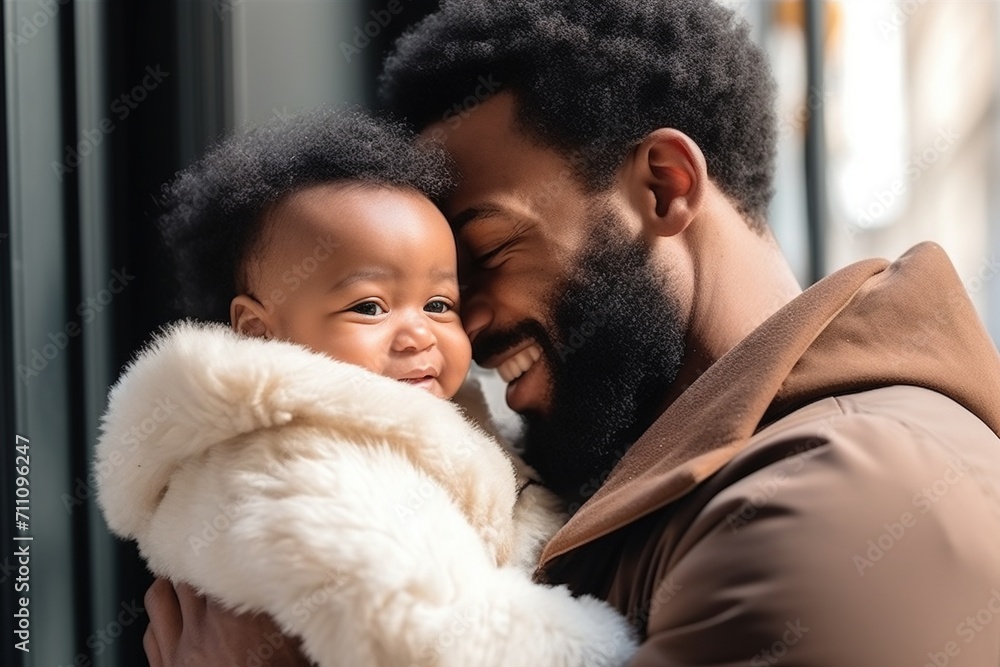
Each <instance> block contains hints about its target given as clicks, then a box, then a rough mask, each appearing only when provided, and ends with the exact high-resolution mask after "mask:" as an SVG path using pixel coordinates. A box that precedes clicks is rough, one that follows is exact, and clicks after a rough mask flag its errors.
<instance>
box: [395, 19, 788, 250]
mask: <svg viewBox="0 0 1000 667" xmlns="http://www.w3.org/2000/svg"><path fill="white" fill-rule="evenodd" d="M490 76H492V77H493V78H494V79H495V80H498V82H499V84H500V86H501V88H502V89H509V90H511V91H513V92H514V94H515V96H516V100H517V113H518V122H519V124H520V126H521V127H522V129H523V130H524V131H525V133H526V134H527V135H529V136H531V137H533V138H535V139H537V140H539V141H541V143H542V144H543V145H545V146H549V147H551V148H554V149H556V150H559V151H560V152H562V153H563V154H564V155H566V156H569V157H571V158H573V161H572V163H573V164H574V166H575V167H576V169H577V171H578V173H579V175H580V177H581V179H582V181H583V184H584V185H585V186H586V187H587V188H588V189H589V190H591V191H599V190H601V189H603V188H605V187H607V186H609V185H610V184H611V182H612V179H613V176H614V173H615V171H616V170H617V169H618V168H619V167H620V166H621V165H622V163H623V161H624V159H625V157H626V155H627V153H628V151H629V150H630V149H631V148H632V147H634V146H635V145H636V144H638V143H639V142H640V141H641V140H642V138H643V137H645V136H646V135H647V134H649V133H650V132H652V131H653V130H655V129H657V128H661V127H672V128H676V129H678V130H680V131H682V132H684V133H685V134H687V135H688V136H690V137H691V138H692V139H693V140H694V141H695V143H697V144H698V146H699V147H700V148H701V150H702V151H703V152H704V154H705V158H706V160H707V162H708V173H709V176H710V177H712V179H713V180H714V181H715V183H716V184H717V185H718V186H719V187H720V189H721V190H722V191H723V192H724V193H726V194H727V195H728V196H729V197H730V198H731V199H733V200H734V202H735V203H736V205H737V207H738V208H739V210H740V212H741V213H742V214H743V215H744V217H745V218H746V219H747V221H748V224H750V226H751V227H752V228H754V229H756V230H758V231H762V230H763V229H764V227H765V225H766V218H767V215H766V213H767V206H768V203H769V202H770V199H771V197H772V195H773V184H772V181H773V177H774V162H775V155H776V140H777V122H776V116H775V110H774V101H775V90H776V89H775V85H774V81H773V79H772V77H771V74H770V68H769V66H768V62H767V58H766V56H765V54H764V53H763V51H762V50H761V49H760V48H759V47H758V46H757V45H755V44H754V43H753V41H752V40H751V37H750V33H749V28H748V26H747V24H746V22H745V21H743V20H742V19H740V18H739V17H738V16H737V15H736V14H735V13H734V12H733V11H731V10H730V9H727V8H725V7H723V6H721V5H719V4H718V3H716V2H714V1H712V0H444V1H443V2H442V6H441V9H440V10H439V11H438V12H436V13H434V14H432V15H430V16H428V17H427V18H425V19H424V20H423V21H422V22H420V23H419V24H417V25H416V26H415V27H414V28H413V29H411V30H410V31H409V32H408V33H406V34H405V35H404V36H403V37H402V38H400V40H399V41H398V42H397V43H396V46H395V51H394V52H393V53H392V54H390V56H389V57H388V58H387V60H386V63H385V69H384V72H383V74H382V77H381V86H380V94H381V97H382V100H383V101H384V102H385V103H386V104H387V105H388V106H389V107H390V108H392V109H393V110H394V111H395V112H396V113H398V114H400V115H402V116H404V117H406V118H407V119H408V120H409V121H410V122H412V123H414V124H415V125H416V126H417V127H421V128H422V127H425V126H427V125H429V124H431V123H434V122H436V121H440V120H443V119H446V118H447V117H448V116H446V115H445V114H446V113H447V111H448V110H452V109H454V108H456V105H458V108H462V105H464V104H465V103H466V102H465V101H466V99H467V98H468V96H469V95H470V94H472V93H473V91H475V90H476V89H477V86H479V89H480V91H482V90H483V87H482V86H480V85H479V84H480V77H490Z"/></svg>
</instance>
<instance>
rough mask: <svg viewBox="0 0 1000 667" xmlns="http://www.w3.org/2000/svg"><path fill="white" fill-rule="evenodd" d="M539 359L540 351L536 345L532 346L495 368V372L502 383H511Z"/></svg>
mask: <svg viewBox="0 0 1000 667" xmlns="http://www.w3.org/2000/svg"><path fill="white" fill-rule="evenodd" d="M541 357H542V351H541V350H540V349H539V348H538V346H537V345H532V346H531V347H529V348H526V349H524V350H521V351H520V352H518V353H517V354H515V355H514V356H513V357H511V358H510V359H508V360H507V361H505V362H503V363H502V364H500V365H499V366H497V371H498V372H499V373H500V377H501V379H503V381H504V382H512V381H514V380H516V379H517V378H519V377H521V376H522V375H524V373H525V371H527V370H528V369H529V368H531V367H532V365H534V363H535V362H536V361H538V360H539V359H541Z"/></svg>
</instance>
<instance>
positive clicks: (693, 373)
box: [661, 195, 802, 409]
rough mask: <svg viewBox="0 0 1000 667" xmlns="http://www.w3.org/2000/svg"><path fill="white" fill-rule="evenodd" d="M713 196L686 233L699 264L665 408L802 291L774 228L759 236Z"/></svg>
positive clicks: (695, 264) (694, 262) (695, 265)
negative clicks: (682, 352)
mask: <svg viewBox="0 0 1000 667" xmlns="http://www.w3.org/2000/svg"><path fill="white" fill-rule="evenodd" d="M712 199H713V202H714V203H713V204H712V205H710V206H708V207H707V209H706V211H705V212H704V215H703V216H700V220H699V221H697V222H696V223H693V224H692V225H691V226H690V227H689V229H688V230H686V231H685V234H687V235H688V237H687V238H686V239H685V240H684V241H685V245H686V248H687V252H688V254H689V257H690V261H691V262H692V266H693V268H694V282H693V287H692V290H693V291H692V305H691V310H690V320H689V324H688V337H687V351H686V354H685V359H684V362H683V365H682V366H681V369H680V372H679V373H678V376H677V381H676V382H675V383H674V385H673V386H672V388H671V390H670V392H669V393H668V394H667V396H665V397H664V400H663V402H662V403H661V406H662V409H666V408H667V407H668V406H669V405H671V404H672V403H673V402H674V401H675V400H676V399H677V397H678V396H680V395H681V394H682V393H683V392H684V390H686V389H687V388H688V387H689V386H690V385H691V384H692V383H694V381H695V380H697V379H698V378H699V377H700V376H701V374H702V373H704V372H705V371H706V370H707V369H708V368H709V367H710V366H711V365H712V364H714V363H715V362H716V361H717V360H718V359H719V358H720V357H722V356H723V355H724V354H726V353H727V352H729V350H731V349H732V348H733V347H735V346H736V345H737V344H738V343H739V342H740V341H742V340H743V339H744V338H745V337H746V336H747V335H749V334H750V332H752V331H753V330H754V329H756V328H757V327H759V326H760V325H761V324H762V323H763V322H764V321H765V320H767V319H768V318H769V317H770V316H771V315H773V314H774V313H775V312H777V311H778V310H779V309H781V308H782V307H783V306H784V305H785V304H787V303H788V302H790V301H791V300H792V299H794V298H795V297H797V296H798V295H799V294H801V293H802V289H801V287H800V286H799V284H798V281H797V280H796V278H795V275H794V274H793V273H792V270H791V267H789V265H788V261H787V260H786V259H785V257H784V255H783V254H782V253H781V249H780V248H779V247H778V244H777V242H776V241H775V240H774V238H773V237H772V236H771V234H770V232H769V231H767V232H765V233H764V234H760V233H758V232H756V231H754V230H752V229H750V227H749V226H748V225H747V223H746V221H745V220H744V219H743V218H742V217H741V216H740V215H739V214H738V213H737V212H736V210H735V209H734V208H733V207H732V205H731V204H730V203H729V202H728V200H726V199H725V198H724V197H722V196H721V195H720V196H719V197H718V198H712Z"/></svg>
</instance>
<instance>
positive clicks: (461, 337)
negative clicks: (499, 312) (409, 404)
mask: <svg viewBox="0 0 1000 667" xmlns="http://www.w3.org/2000/svg"><path fill="white" fill-rule="evenodd" d="M258 245H259V247H260V250H259V252H258V253H256V255H255V256H252V257H250V258H249V261H248V271H247V282H248V285H249V289H248V291H249V292H250V295H249V296H247V295H243V296H241V297H237V298H236V299H234V300H233V306H232V308H231V314H232V321H233V324H234V326H235V327H236V328H237V329H239V330H241V331H245V332H247V333H251V334H256V335H261V334H268V335H270V336H272V337H274V338H281V339H284V340H289V341H292V342H295V343H300V344H302V345H306V346H308V347H310V348H312V349H314V350H317V351H320V352H325V353H327V354H329V355H330V356H331V357H333V358H335V359H339V360H341V361H346V362H349V363H352V364H356V365H358V366H363V367H365V368H367V369H369V370H371V371H374V372H376V373H378V374H380V375H385V376H387V377H391V378H395V379H397V380H401V381H404V382H409V383H411V384H414V385H416V386H419V387H422V388H424V389H426V390H428V391H430V392H431V393H432V394H434V395H436V396H439V397H442V398H450V397H451V396H453V395H454V394H455V392H456V391H458V388H459V386H461V384H462V381H463V380H464V378H465V375H466V372H467V371H468V369H469V364H470V360H471V349H470V345H469V339H468V337H467V336H466V334H465V331H464V330H463V328H462V322H461V320H460V319H459V315H458V299H459V291H458V277H457V266H456V258H455V241H454V238H453V237H452V233H451V229H450V228H449V227H448V223H447V221H446V220H445V219H444V217H443V216H442V215H441V213H440V212H439V211H438V209H437V208H436V207H435V206H434V205H433V204H432V203H431V202H430V201H429V200H427V199H426V198H425V197H423V196H422V195H420V194H417V193H415V192H410V191H407V190H402V189H398V188H392V189H390V188H374V187H368V186H360V185H354V184H347V185H340V184H329V185H319V186H314V187H311V188H308V189H306V190H303V191H301V192H298V193H296V194H294V195H292V196H291V197H290V198H289V199H288V200H286V201H285V202H283V203H282V204H281V205H280V206H278V207H277V209H276V210H275V211H274V212H273V213H272V214H271V217H270V219H269V220H268V222H267V229H266V230H265V232H264V239H263V242H262V243H260V244H258ZM241 300H242V301H241ZM254 304H256V305H257V306H258V307H256V308H255V307H254ZM257 311H259V312H257Z"/></svg>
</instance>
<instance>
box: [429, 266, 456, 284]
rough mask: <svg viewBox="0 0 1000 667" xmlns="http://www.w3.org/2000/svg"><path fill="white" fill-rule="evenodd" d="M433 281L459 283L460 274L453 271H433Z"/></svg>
mask: <svg viewBox="0 0 1000 667" xmlns="http://www.w3.org/2000/svg"><path fill="white" fill-rule="evenodd" d="M431 280H432V281H433V282H444V281H445V280H449V281H453V282H458V274H457V273H455V272H454V271H453V270H451V269H435V270H434V271H431Z"/></svg>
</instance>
